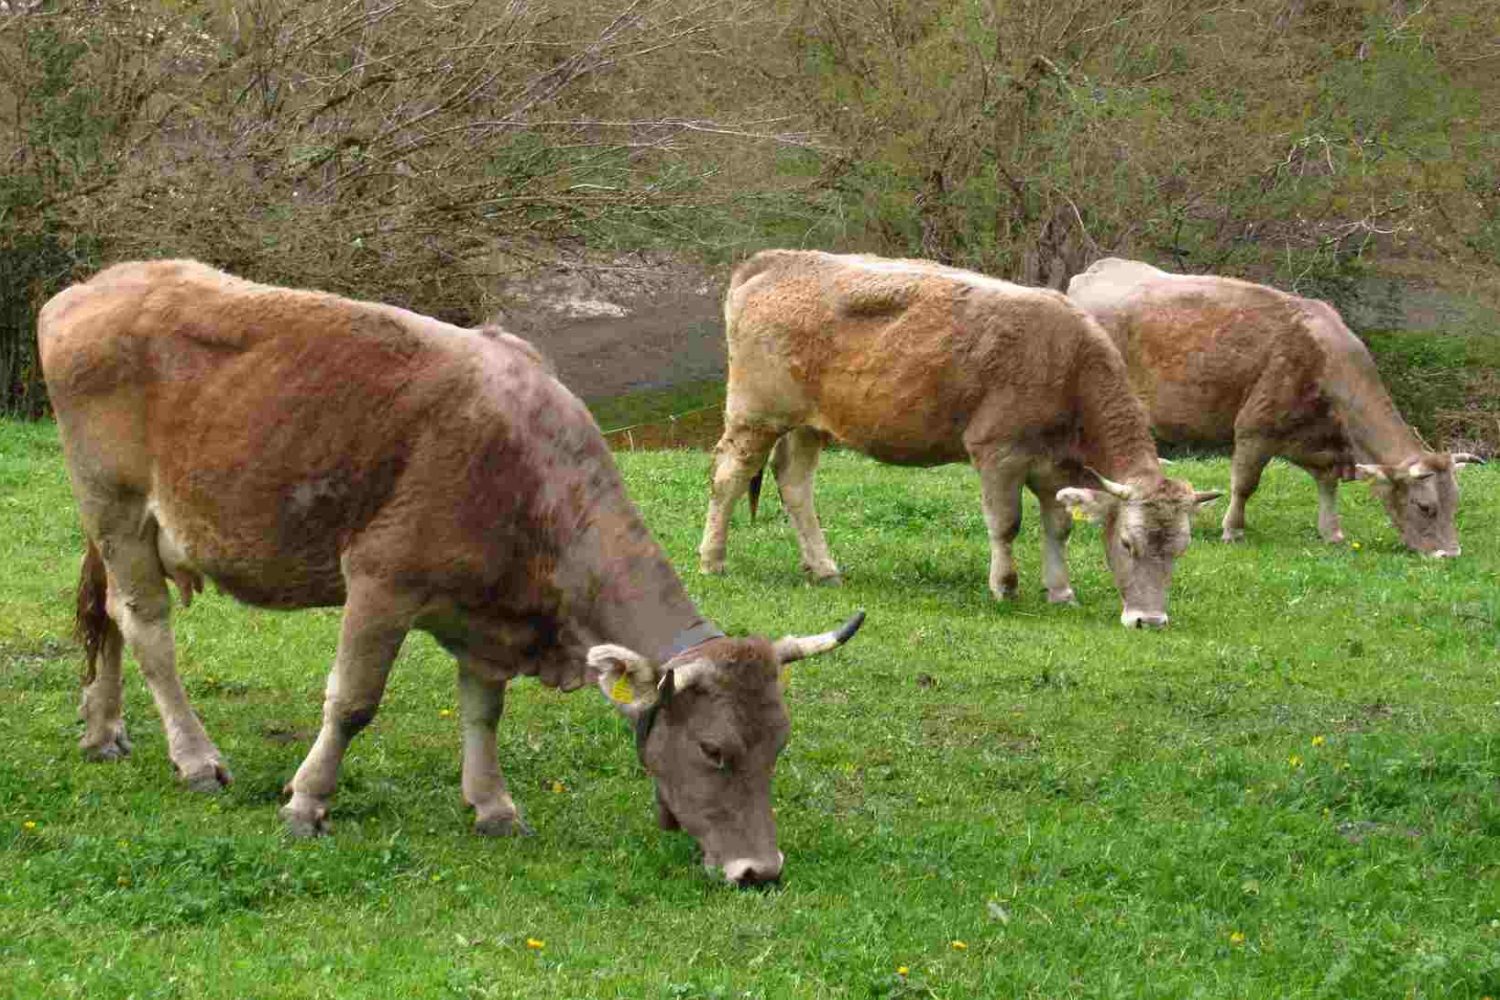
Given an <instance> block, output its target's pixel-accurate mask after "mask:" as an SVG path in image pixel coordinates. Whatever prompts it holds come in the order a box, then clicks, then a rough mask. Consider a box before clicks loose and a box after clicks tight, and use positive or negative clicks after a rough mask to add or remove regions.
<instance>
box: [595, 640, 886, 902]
mask: <svg viewBox="0 0 1500 1000" xmlns="http://www.w3.org/2000/svg"><path fill="white" fill-rule="evenodd" d="M863 622H864V612H860V613H858V614H856V615H855V616H854V617H853V618H851V619H849V621H847V622H846V623H844V625H843V626H842V627H841V628H839V629H836V630H834V631H832V632H825V633H823V634H821V635H815V636H805V637H798V636H787V637H786V638H784V639H781V640H779V641H777V642H775V643H772V642H768V641H767V640H765V639H760V638H746V639H730V638H718V639H711V640H709V641H708V642H704V643H701V644H699V645H697V646H694V647H693V648H692V649H689V650H687V651H686V652H683V653H679V654H678V655H677V656H675V657H673V658H672V659H671V660H670V661H668V662H667V663H665V664H661V665H657V664H654V663H652V662H651V661H650V660H648V659H646V658H645V657H643V656H641V655H640V654H638V653H635V652H633V651H631V650H629V649H626V648H625V647H623V646H595V647H594V648H593V649H591V650H590V651H589V667H590V670H591V672H593V673H596V674H597V682H598V684H599V689H600V690H601V691H603V692H604V695H605V697H606V698H608V699H609V700H610V701H611V702H612V703H613V704H614V705H615V707H616V708H617V709H619V711H620V713H621V714H622V715H624V716H625V717H626V718H627V719H629V720H630V721H631V723H632V724H633V725H634V726H635V733H636V750H637V752H638V753H639V754H640V758H641V763H642V765H644V766H645V768H646V770H647V771H648V772H650V774H651V776H652V778H654V779H655V780H656V805H657V813H658V818H659V820H660V822H661V826H662V828H663V829H668V830H671V829H679V828H680V829H682V830H686V831H687V832H688V833H689V834H691V835H692V836H693V838H694V839H695V840H697V841H698V846H699V847H700V848H702V850H703V864H704V867H706V868H708V869H709V870H710V871H716V870H720V869H722V871H723V873H724V877H725V878H726V879H727V880H728V881H730V882H731V883H733V884H735V885H740V886H748V885H756V884H759V883H762V882H771V881H774V880H776V879H777V878H779V877H780V875H781V865H782V860H783V859H782V854H781V852H780V851H778V850H777V849H776V818H775V817H774V816H773V815H772V812H771V772H772V771H773V769H774V768H775V766H776V757H777V755H778V754H780V753H781V749H782V747H784V746H785V745H786V741H787V736H788V735H789V734H790V732H791V723H790V721H789V720H788V718H787V713H786V706H785V705H784V704H783V703H782V700H781V676H782V667H783V666H784V665H785V664H788V663H791V662H792V661H793V660H800V659H802V658H803V657H806V656H812V655H815V654H817V653H822V652H826V651H827V650H830V649H833V648H834V647H835V646H839V645H841V644H842V643H844V642H845V641H847V640H848V639H849V638H850V637H851V636H852V635H854V633H855V632H856V631H858V629H859V626H860V625H861V624H862V623H863Z"/></svg>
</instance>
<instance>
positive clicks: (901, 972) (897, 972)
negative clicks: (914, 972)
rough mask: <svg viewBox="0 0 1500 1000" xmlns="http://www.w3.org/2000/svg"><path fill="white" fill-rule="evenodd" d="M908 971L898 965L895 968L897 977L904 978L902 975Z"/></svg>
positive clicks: (908, 970)
mask: <svg viewBox="0 0 1500 1000" xmlns="http://www.w3.org/2000/svg"><path fill="white" fill-rule="evenodd" d="M910 971H911V970H910V969H908V968H907V967H906V966H904V965H898V966H896V975H898V976H904V975H906V974H907V973H908V972H910Z"/></svg>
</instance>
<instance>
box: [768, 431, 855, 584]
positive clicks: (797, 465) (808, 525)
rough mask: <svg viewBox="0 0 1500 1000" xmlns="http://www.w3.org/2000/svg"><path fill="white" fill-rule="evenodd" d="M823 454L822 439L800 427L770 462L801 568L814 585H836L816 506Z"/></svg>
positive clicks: (835, 569)
mask: <svg viewBox="0 0 1500 1000" xmlns="http://www.w3.org/2000/svg"><path fill="white" fill-rule="evenodd" d="M822 451H823V436H822V435H821V434H819V433H818V432H817V431H815V430H813V429H812V428H811V427H798V428H796V429H795V430H793V431H791V432H790V433H789V434H787V435H786V436H785V437H784V438H782V439H781V440H780V441H778V442H777V443H776V448H775V450H774V451H773V452H772V453H771V462H772V467H773V469H774V471H775V473H776V484H777V488H778V489H780V491H781V505H782V506H783V507H785V508H786V512H787V516H788V517H789V518H791V521H792V527H793V528H794V529H795V530H796V532H797V546H798V547H799V548H800V549H801V550H802V568H803V569H804V570H805V571H806V572H807V574H808V576H810V577H811V578H812V580H813V582H814V583H829V584H834V583H838V582H839V568H838V565H837V564H835V563H834V561H833V556H832V554H831V553H829V551H828V540H827V539H826V538H824V537H823V526H822V525H821V524H819V523H818V511H817V508H816V507H814V506H813V477H814V476H815V475H816V473H817V471H818V455H819V454H820V453H821V452H822Z"/></svg>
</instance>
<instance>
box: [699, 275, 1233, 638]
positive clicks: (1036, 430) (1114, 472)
mask: <svg viewBox="0 0 1500 1000" xmlns="http://www.w3.org/2000/svg"><path fill="white" fill-rule="evenodd" d="M724 316H725V324H726V328H727V337H728V341H729V392H728V399H727V401H726V402H725V405H724V421H725V428H724V436H723V438H722V439H721V440H720V441H719V444H718V447H717V449H716V450H715V452H714V468H713V482H712V487H711V496H710V499H709V505H708V520H707V524H706V525H705V527H704V531H703V543H702V545H701V546H700V547H699V550H698V552H699V556H700V559H701V567H702V570H703V572H705V573H720V572H723V569H724V553H725V546H726V542H727V536H728V530H729V515H730V512H731V511H732V510H733V508H734V505H735V503H736V502H737V501H738V500H739V497H740V496H741V494H743V493H744V492H745V490H746V489H747V487H748V486H749V484H750V482H751V479H752V478H753V477H754V476H756V475H757V474H758V473H759V471H760V470H761V468H762V467H763V466H764V465H765V463H766V458H767V455H768V453H771V451H772V447H773V445H774V446H775V453H774V455H772V458H771V461H772V468H773V471H774V472H775V474H776V479H777V483H778V486H779V488H780V490H781V496H782V502H783V505H784V506H785V507H786V511H787V514H788V516H789V517H790V518H791V520H792V524H793V525H794V526H795V528H796V532H797V541H798V544H799V546H800V547H801V549H802V565H803V567H804V568H805V569H806V570H807V571H808V573H809V574H811V576H812V577H813V578H814V579H815V580H836V579H837V578H838V574H839V571H838V567H837V566H836V565H835V564H834V561H833V558H832V557H831V556H830V554H829V551H828V545H827V543H826V541H825V540H824V538H823V531H822V528H821V527H820V526H819V524H818V516H817V512H816V511H815V510H814V509H813V497H812V486H813V473H814V471H815V469H816V466H817V460H818V453H819V451H820V450H821V449H822V447H823V445H824V443H825V442H826V441H828V440H829V439H833V440H836V441H838V442H840V443H841V444H844V445H846V446H848V447H850V448H854V449H856V450H858V451H862V452H864V453H865V454H867V455H870V456H873V457H874V458H877V459H879V460H881V461H883V462H890V463H893V464H897V465H940V464H944V463H948V462H961V461H969V462H972V463H973V465H974V467H975V469H976V470H977V471H978V473H979V481H980V487H981V491H982V494H983V500H984V512H985V520H986V522H987V523H988V526H989V535H990V545H991V559H990V581H989V582H990V590H991V591H992V592H993V593H994V594H995V596H996V597H998V598H1002V599H1006V598H1011V597H1014V596H1015V594H1016V582H1017V581H1016V571H1015V565H1014V562H1013V561H1012V558H1011V542H1012V540H1013V539H1014V538H1015V536H1016V532H1017V530H1018V529H1019V528H1020V518H1021V485H1022V483H1025V484H1027V485H1028V486H1029V487H1030V488H1031V490H1032V491H1033V492H1034V493H1035V494H1036V495H1037V498H1038V500H1040V501H1041V506H1042V526H1043V529H1044V530H1043V533H1042V579H1043V582H1044V583H1045V585H1046V588H1047V598H1048V600H1050V601H1053V602H1072V601H1073V599H1074V598H1073V589H1072V587H1071V586H1070V585H1069V583H1068V569H1067V563H1066V561H1065V559H1064V555H1063V550H1064V545H1065V543H1066V541H1067V538H1068V533H1069V530H1070V529H1071V527H1072V519H1071V518H1070V516H1069V510H1068V508H1073V509H1077V510H1080V511H1083V512H1084V513H1086V514H1088V515H1089V516H1091V517H1095V518H1098V519H1100V520H1102V521H1103V523H1104V536H1105V556H1106V558H1107V559H1108V562H1109V567H1110V570H1111V571H1112V573H1113V574H1114V578H1115V583H1116V586H1117V587H1118V588H1119V591H1120V595H1121V598H1122V599H1123V602H1124V610H1123V613H1122V614H1121V615H1120V621H1121V622H1122V623H1123V624H1125V625H1126V626H1141V625H1149V626H1160V625H1165V624H1166V622H1167V587H1168V584H1169V583H1170V581H1171V575H1172V563H1173V560H1174V559H1176V557H1177V556H1179V555H1181V554H1182V551H1183V549H1185V548H1186V547H1187V544H1188V538H1189V534H1190V532H1189V516H1190V515H1191V513H1192V511H1193V509H1194V507H1195V506H1196V505H1197V504H1200V503H1206V502H1208V501H1209V500H1212V499H1213V498H1214V497H1217V496H1218V495H1219V494H1217V493H1198V494H1195V493H1194V492H1193V490H1192V488H1191V487H1190V486H1188V484H1187V483H1184V482H1181V481H1179V480H1173V479H1167V478H1165V477H1163V476H1162V473H1161V469H1160V467H1159V466H1158V464H1157V457H1156V446H1155V444H1154V443H1153V442H1152V440H1151V433H1150V429H1149V428H1148V426H1147V424H1146V415H1145V412H1144V411H1143V410H1142V408H1141V405H1140V403H1139V402H1137V401H1136V399H1135V398H1134V396H1132V395H1131V393H1130V387H1129V385H1128V384H1127V382H1126V379H1125V368H1124V365H1123V363H1122V362H1121V360H1120V356H1119V353H1118V352H1117V351H1115V349H1114V347H1113V346H1111V344H1110V343H1109V339H1108V337H1107V336H1105V334H1104V332H1103V331H1102V330H1100V329H1099V327H1098V325H1097V324H1095V323H1094V322H1093V321H1092V320H1090V319H1089V318H1088V316H1087V315H1086V314H1085V313H1084V312H1083V311H1082V310H1080V309H1078V308H1077V307H1075V306H1073V305H1072V304H1071V303H1069V302H1068V300H1067V299H1066V298H1065V297H1064V296H1063V295H1061V294H1060V293H1058V292H1054V291H1050V290H1047V289H1036V288H1023V287H1021V286H1019V285H1012V284H1008V283H1006V282H1003V281H998V280H995V279H993V278H987V277H984V276H983V275H979V274H973V273H970V272H968V271H960V270H957V269H955V268H950V267H944V266H941V265H938V264H933V263H930V262H928V261H916V260H885V259H881V258H878V257H864V256H839V255H834V254H827V253H818V252H811V251H808V252H804V251H792V250H771V251H766V252H763V253H759V254H756V255H755V256H754V257H752V258H750V260H748V261H747V262H745V264H744V265H743V266H741V267H740V268H739V269H738V270H737V271H736V272H735V274H734V277H733V279H732V281H731V283H730V288H729V295H728V297H727V299H726V301H725V304H724ZM1085 466H1088V467H1090V468H1091V469H1093V470H1097V478H1095V476H1094V475H1090V474H1089V473H1086V472H1085V471H1084V468H1085ZM1104 476H1108V477H1109V478H1108V479H1105V478H1103V477H1104ZM1078 482H1087V483H1090V484H1091V485H1092V486H1093V487H1094V488H1077V487H1076V486H1075V485H1074V484H1075V483H1078Z"/></svg>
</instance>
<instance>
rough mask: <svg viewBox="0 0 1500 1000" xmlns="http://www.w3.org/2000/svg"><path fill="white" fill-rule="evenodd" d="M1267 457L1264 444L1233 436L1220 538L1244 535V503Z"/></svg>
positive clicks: (1235, 539) (1248, 497)
mask: <svg viewBox="0 0 1500 1000" xmlns="http://www.w3.org/2000/svg"><path fill="white" fill-rule="evenodd" d="M1270 460H1271V452H1270V450H1269V449H1268V448H1266V447H1265V446H1264V445H1262V444H1261V443H1260V441H1259V440H1257V439H1254V438H1237V439H1236V440H1235V442H1234V455H1233V456H1232V457H1231V458H1230V460H1229V509H1228V510H1227V511H1225V512H1224V525H1223V528H1224V530H1223V535H1222V537H1223V539H1224V541H1226V542H1238V541H1242V540H1243V539H1244V537H1245V503H1246V502H1247V501H1248V500H1249V499H1250V497H1251V495H1252V494H1254V493H1255V488H1256V487H1257V486H1259V485H1260V474H1261V473H1262V472H1263V471H1265V468H1266V463H1267V462H1269V461H1270Z"/></svg>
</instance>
